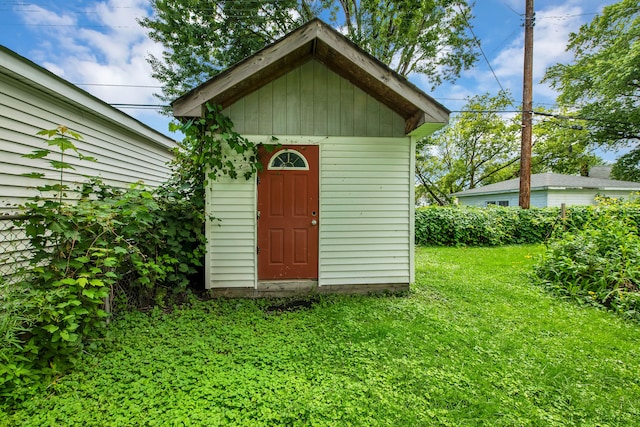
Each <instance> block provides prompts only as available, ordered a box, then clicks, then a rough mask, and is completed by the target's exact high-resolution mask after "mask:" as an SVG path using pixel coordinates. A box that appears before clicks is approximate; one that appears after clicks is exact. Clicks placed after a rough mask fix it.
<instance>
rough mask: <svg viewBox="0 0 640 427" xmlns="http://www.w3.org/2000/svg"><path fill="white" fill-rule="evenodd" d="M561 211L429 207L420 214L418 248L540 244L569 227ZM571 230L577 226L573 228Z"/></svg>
mask: <svg viewBox="0 0 640 427" xmlns="http://www.w3.org/2000/svg"><path fill="white" fill-rule="evenodd" d="M559 216H560V210H559V209H557V208H545V209H528V210H523V209H519V208H506V207H499V206H490V207H487V208H478V207H469V206H445V207H441V206H429V207H426V208H420V209H418V210H417V211H416V218H415V230H416V244H419V245H435V246H497V245H511V244H525V243H540V242H543V241H545V240H546V239H548V238H549V237H550V236H551V234H552V233H553V232H554V230H562V229H563V227H564V226H567V224H565V223H563V221H562V220H561V219H560V218H559ZM569 226H571V227H572V226H574V225H573V224H570V225H569Z"/></svg>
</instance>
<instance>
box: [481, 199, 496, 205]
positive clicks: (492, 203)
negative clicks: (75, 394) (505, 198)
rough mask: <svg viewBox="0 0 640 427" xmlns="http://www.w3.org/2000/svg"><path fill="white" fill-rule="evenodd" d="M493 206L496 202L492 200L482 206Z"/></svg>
mask: <svg viewBox="0 0 640 427" xmlns="http://www.w3.org/2000/svg"><path fill="white" fill-rule="evenodd" d="M495 204H496V201H495V200H492V201H489V202H486V203H485V204H484V205H485V206H489V205H495Z"/></svg>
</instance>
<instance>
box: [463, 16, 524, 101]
mask: <svg viewBox="0 0 640 427" xmlns="http://www.w3.org/2000/svg"><path fill="white" fill-rule="evenodd" d="M458 8H459V10H460V15H462V18H463V19H464V22H465V24H466V25H467V28H468V29H469V31H470V32H471V35H472V36H473V40H474V41H475V42H476V44H477V45H478V49H480V53H482V57H483V58H484V61H485V62H486V63H487V66H488V67H489V70H491V74H493V78H494V79H495V80H496V82H497V83H498V86H499V87H500V90H501V91H502V92H505V93H506V90H505V89H504V87H503V86H502V83H500V79H498V75H497V74H496V72H495V71H494V69H493V67H492V66H491V62H489V58H487V55H486V54H485V53H484V50H483V49H482V45H481V44H480V39H478V37H477V36H476V33H475V32H474V31H473V28H472V27H471V24H470V23H469V20H468V19H467V15H465V13H464V11H463V10H462V8H461V7H460V6H458ZM509 103H510V104H511V106H512V107H513V108H517V107H516V106H515V105H514V104H513V100H512V99H511V98H510V99H509Z"/></svg>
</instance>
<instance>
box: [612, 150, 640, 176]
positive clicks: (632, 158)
mask: <svg viewBox="0 0 640 427" xmlns="http://www.w3.org/2000/svg"><path fill="white" fill-rule="evenodd" d="M611 177H612V178H613V179H620V180H622V181H635V182H640V150H639V149H636V150H633V151H631V152H629V153H627V154H624V155H622V156H620V158H619V159H618V161H617V162H616V163H615V164H614V165H613V168H611Z"/></svg>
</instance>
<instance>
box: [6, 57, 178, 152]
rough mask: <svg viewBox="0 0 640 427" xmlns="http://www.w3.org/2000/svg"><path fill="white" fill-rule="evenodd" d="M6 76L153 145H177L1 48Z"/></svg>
mask: <svg viewBox="0 0 640 427" xmlns="http://www.w3.org/2000/svg"><path fill="white" fill-rule="evenodd" d="M2 75H6V76H8V77H10V78H12V79H14V80H18V81H20V82H23V83H24V84H26V85H28V86H31V87H33V88H35V89H37V90H38V91H39V92H41V93H46V94H49V95H51V96H52V97H54V98H56V99H59V100H60V101H62V102H65V103H68V104H71V105H73V106H75V107H76V108H78V109H79V110H82V111H86V112H87V113H89V114H91V115H97V116H100V117H102V118H103V119H105V120H107V121H109V122H111V123H113V124H115V125H117V126H119V127H122V128H127V129H128V130H129V131H131V132H133V133H135V134H137V135H139V136H140V137H142V138H145V139H147V140H148V141H149V142H150V143H152V144H156V145H159V146H162V147H165V148H167V149H169V148H173V147H175V146H176V142H175V141H174V140H173V139H171V138H169V137H168V136H166V135H163V134H162V133H160V132H158V131H156V130H155V129H152V128H151V127H149V126H147V125H146V124H144V123H142V122H140V121H138V120H137V119H135V118H133V117H131V116H129V115H128V114H126V113H123V112H122V111H120V110H118V109H117V108H114V107H112V106H111V105H109V104H107V103H106V102H104V101H102V100H101V99H99V98H97V97H95V96H93V95H91V94H90V93H89V92H87V91H85V90H83V89H80V88H79V87H77V86H76V85H74V84H72V83H70V82H68V81H67V80H65V79H63V78H61V77H58V76H56V75H55V74H53V73H52V72H50V71H49V70H47V69H45V68H43V67H41V66H39V65H38V64H36V63H34V62H32V61H30V60H28V59H27V58H25V57H23V56H20V55H18V54H17V53H16V52H14V51H12V50H10V49H8V48H6V47H5V46H2V45H0V79H1V78H2Z"/></svg>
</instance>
